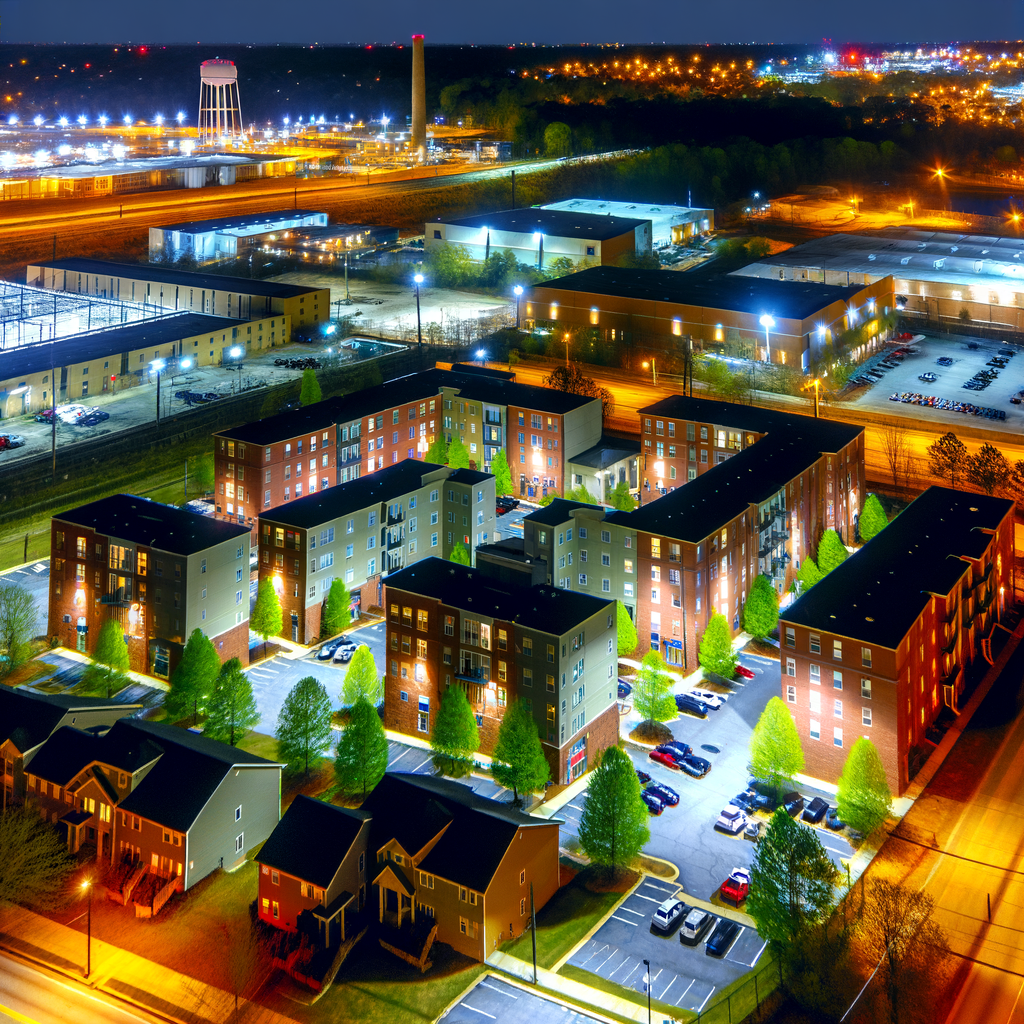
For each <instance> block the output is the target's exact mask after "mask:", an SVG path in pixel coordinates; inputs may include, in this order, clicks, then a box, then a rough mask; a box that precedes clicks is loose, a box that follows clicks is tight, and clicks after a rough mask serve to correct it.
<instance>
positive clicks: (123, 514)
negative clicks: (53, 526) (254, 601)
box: [53, 494, 250, 555]
mask: <svg viewBox="0 0 1024 1024" xmlns="http://www.w3.org/2000/svg"><path fill="white" fill-rule="evenodd" d="M53 518H54V521H61V522H65V523H73V524H74V525H76V526H85V527H87V528H89V529H92V530H96V532H97V533H101V534H104V535H105V536H109V537H116V538H118V539H119V540H127V541H131V542H132V543H134V544H141V545H143V546H144V547H151V548H159V549H160V550H161V551H169V552H172V553H173V554H176V555H193V554H196V553H197V552H199V551H204V550H206V548H209V547H212V546H213V545H214V544H221V543H223V542H224V541H226V540H233V539H234V538H236V537H239V538H240V537H242V536H243V535H245V534H248V533H249V532H250V531H249V527H248V526H243V525H242V524H240V523H228V522H224V521H223V520H219V519H214V518H212V517H211V516H204V515H200V514H199V513H197V512H190V511H189V510H188V509H183V508H176V507H175V506H173V505H162V504H160V502H157V501H149V500H148V499H146V498H138V497H136V496H135V495H134V494H112V495H111V496H110V497H108V498H100V499H99V501H91V502H89V504H87V505H79V506H78V508H73V509H69V510H68V511H66V512H61V513H60V514H59V515H55V516H54V517H53Z"/></svg>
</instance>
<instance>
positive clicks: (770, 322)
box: [759, 313, 775, 363]
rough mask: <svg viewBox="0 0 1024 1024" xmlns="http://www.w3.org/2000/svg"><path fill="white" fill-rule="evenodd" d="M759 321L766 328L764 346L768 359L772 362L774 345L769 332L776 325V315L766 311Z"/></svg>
mask: <svg viewBox="0 0 1024 1024" xmlns="http://www.w3.org/2000/svg"><path fill="white" fill-rule="evenodd" d="M759 323H760V324H761V326H762V327H763V328H764V347H765V351H766V352H767V354H768V360H767V361H768V362H769V363H770V362H771V361H772V345H771V336H770V333H769V332H770V331H771V329H772V328H773V327H774V326H775V317H773V316H772V315H771V314H770V313H765V314H764V316H762V317H761V319H760V321H759Z"/></svg>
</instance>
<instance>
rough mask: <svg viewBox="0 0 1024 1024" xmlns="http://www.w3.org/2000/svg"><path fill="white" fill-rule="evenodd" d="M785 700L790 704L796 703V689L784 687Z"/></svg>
mask: <svg viewBox="0 0 1024 1024" xmlns="http://www.w3.org/2000/svg"><path fill="white" fill-rule="evenodd" d="M786 700H787V701H789V703H790V704H795V703H796V687H795V686H787V687H786Z"/></svg>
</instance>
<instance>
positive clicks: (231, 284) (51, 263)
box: [29, 256, 324, 299]
mask: <svg viewBox="0 0 1024 1024" xmlns="http://www.w3.org/2000/svg"><path fill="white" fill-rule="evenodd" d="M29 266H30V267H42V268H43V269H44V270H66V271H68V272H69V273H73V274H96V275H99V276H100V277H104V276H106V277H127V278H133V279H134V280H136V281H157V282H161V283H163V284H175V285H180V286H182V287H186V288H207V289H210V290H211V291H215V292H238V293H239V294H241V295H267V296H270V297H271V298H275V299H293V298H295V297H297V296H299V295H309V294H310V292H317V291H323V290H324V289H322V288H318V287H316V286H310V287H303V286H302V285H297V284H280V283H278V282H277V281H257V280H255V279H253V278H249V277H228V276H227V275H226V274H201V273H198V272H197V271H193V270H175V269H174V268H173V267H166V266H161V265H153V264H149V263H113V262H111V261H109V260H90V259H86V258H84V257H79V256H72V257H70V258H68V259H64V260H35V261H33V262H31V263H29ZM83 294H84V293H83Z"/></svg>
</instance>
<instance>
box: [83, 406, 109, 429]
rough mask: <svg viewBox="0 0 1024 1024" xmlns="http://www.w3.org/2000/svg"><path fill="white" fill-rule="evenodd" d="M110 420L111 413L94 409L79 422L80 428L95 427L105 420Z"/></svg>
mask: <svg viewBox="0 0 1024 1024" xmlns="http://www.w3.org/2000/svg"><path fill="white" fill-rule="evenodd" d="M109 419H110V413H109V412H101V411H100V410H99V409H93V410H92V411H90V412H87V413H86V414H85V415H84V416H83V417H82V418H81V419H80V420H79V421H78V426H80V427H95V426H96V425H97V424H99V423H102V422H103V421H104V420H109Z"/></svg>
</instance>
